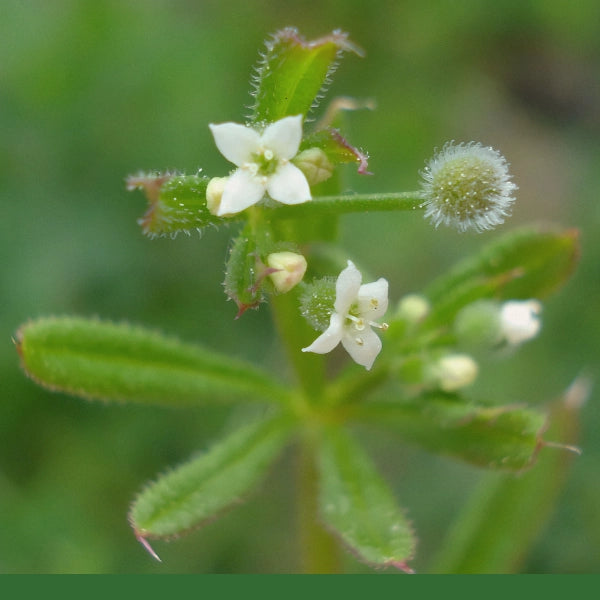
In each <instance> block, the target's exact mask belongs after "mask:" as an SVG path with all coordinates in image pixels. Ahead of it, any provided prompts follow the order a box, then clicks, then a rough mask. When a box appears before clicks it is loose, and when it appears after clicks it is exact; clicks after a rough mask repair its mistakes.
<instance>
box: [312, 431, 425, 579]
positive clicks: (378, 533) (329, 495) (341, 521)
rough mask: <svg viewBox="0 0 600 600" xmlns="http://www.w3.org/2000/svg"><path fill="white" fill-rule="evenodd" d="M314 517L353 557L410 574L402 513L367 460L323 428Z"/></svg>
mask: <svg viewBox="0 0 600 600" xmlns="http://www.w3.org/2000/svg"><path fill="white" fill-rule="evenodd" d="M319 451H320V454H319V471H320V478H321V484H320V495H319V503H320V512H321V516H322V518H323V520H324V522H325V524H326V525H327V526H328V527H329V528H330V529H331V530H332V531H333V532H334V533H337V534H338V535H339V536H340V538H341V539H342V541H343V542H344V543H345V544H346V545H347V546H349V547H350V549H351V550H352V551H353V552H355V553H356V554H357V555H358V556H359V558H361V559H362V560H364V561H366V562H368V563H370V564H372V565H378V566H382V567H386V566H394V567H396V568H399V569H402V570H404V571H410V568H409V567H408V566H407V565H406V562H407V561H408V560H410V559H411V557H412V555H413V552H414V548H415V540H414V537H413V534H412V531H411V528H410V525H409V524H408V522H407V520H406V518H405V517H404V515H403V513H402V510H401V509H400V508H399V507H398V505H397V503H396V500H395V499H394V497H393V494H392V492H391V491H390V489H389V488H388V486H387V485H386V483H385V482H384V481H383V479H382V478H381V476H380V475H379V473H378V472H377V471H376V469H375V467H374V466H373V464H372V463H371V461H370V459H369V458H368V457H367V456H366V454H365V453H364V451H363V450H362V449H361V448H360V446H358V445H357V444H356V443H355V442H354V441H353V440H352V439H351V438H350V437H349V435H348V434H347V433H346V432H345V431H343V430H342V429H339V428H333V427H331V428H329V429H327V430H326V431H324V436H323V439H322V442H321V446H320V448H319Z"/></svg>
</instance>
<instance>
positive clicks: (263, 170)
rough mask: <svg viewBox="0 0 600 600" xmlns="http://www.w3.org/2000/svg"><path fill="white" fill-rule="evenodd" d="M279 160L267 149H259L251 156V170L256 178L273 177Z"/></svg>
mask: <svg viewBox="0 0 600 600" xmlns="http://www.w3.org/2000/svg"><path fill="white" fill-rule="evenodd" d="M280 162H281V161H279V159H278V158H277V157H276V156H275V155H274V154H273V151H272V150H269V149H268V148H260V149H259V151H258V152H256V153H255V154H253V155H252V163H251V165H252V166H251V170H252V172H253V173H252V174H253V175H256V176H262V177H268V176H269V175H273V173H275V171H276V170H277V167H278V166H279V163H280Z"/></svg>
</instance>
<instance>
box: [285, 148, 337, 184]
mask: <svg viewBox="0 0 600 600" xmlns="http://www.w3.org/2000/svg"><path fill="white" fill-rule="evenodd" d="M293 162H294V164H295V165H296V166H297V167H298V168H299V169H300V170H301V171H302V172H303V173H304V175H305V176H306V180H307V181H308V184H309V185H316V184H317V183H321V182H322V181H326V180H327V179H329V178H330V177H331V175H332V174H333V169H334V166H333V164H331V162H330V161H329V158H327V154H325V152H323V150H321V149H320V148H308V149H307V150H303V151H302V152H300V153H299V154H298V155H296V158H294V160H293Z"/></svg>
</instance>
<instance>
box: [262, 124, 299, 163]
mask: <svg viewBox="0 0 600 600" xmlns="http://www.w3.org/2000/svg"><path fill="white" fill-rule="evenodd" d="M301 140H302V115H296V116H295V117H284V118H283V119H280V120H279V121H275V123H271V125H269V126H268V127H267V128H266V129H265V130H264V132H263V134H262V136H261V138H260V143H261V144H262V146H263V147H264V148H265V149H266V148H268V149H269V150H272V151H273V154H274V155H275V156H276V157H277V158H279V159H282V158H288V159H289V158H294V156H296V154H298V148H299V147H300V141H301Z"/></svg>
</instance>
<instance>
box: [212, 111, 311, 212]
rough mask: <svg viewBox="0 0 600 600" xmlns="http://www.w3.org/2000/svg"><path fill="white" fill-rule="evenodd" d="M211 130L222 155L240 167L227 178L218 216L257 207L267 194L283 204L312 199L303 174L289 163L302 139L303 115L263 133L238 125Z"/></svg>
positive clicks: (221, 126) (221, 125)
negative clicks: (255, 205) (253, 206)
mask: <svg viewBox="0 0 600 600" xmlns="http://www.w3.org/2000/svg"><path fill="white" fill-rule="evenodd" d="M209 127H210V130H211V131H212V134H213V136H214V138H215V143H216V145H217V148H218V149H219V151H220V152H221V154H222V155H223V156H224V157H225V158H226V159H227V160H228V161H230V162H232V163H233V164H234V165H236V166H237V167H238V169H237V170H236V171H234V173H233V174H232V175H231V176H230V177H229V178H228V179H227V182H226V184H225V189H224V190H223V195H222V196H221V202H220V204H219V207H218V212H217V215H218V216H223V215H231V214H234V213H238V212H240V211H242V210H244V209H246V208H248V207H249V206H252V205H254V204H256V203H257V202H259V201H260V200H261V199H262V197H263V196H264V195H265V192H267V193H268V194H269V196H271V198H273V200H277V201H278V202H282V203H283V204H301V203H302V202H307V201H308V200H311V195H310V188H309V186H308V182H307V180H306V177H305V175H304V173H302V171H301V170H300V169H299V168H298V167H296V166H295V165H293V164H292V163H291V162H290V159H292V158H293V157H294V156H296V154H297V152H298V148H299V147H300V141H301V140H302V115H296V116H295V117H284V118H283V119H280V120H279V121H275V123H271V124H270V125H268V126H267V127H266V128H265V130H264V131H263V132H262V133H261V132H259V131H257V130H255V129H252V128H250V127H246V126H245V125H240V124H239V123H221V124H219V125H214V124H212V123H211V124H210V125H209Z"/></svg>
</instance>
